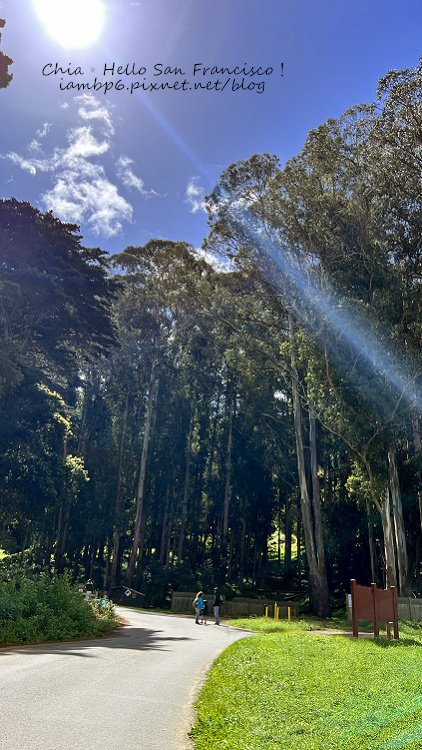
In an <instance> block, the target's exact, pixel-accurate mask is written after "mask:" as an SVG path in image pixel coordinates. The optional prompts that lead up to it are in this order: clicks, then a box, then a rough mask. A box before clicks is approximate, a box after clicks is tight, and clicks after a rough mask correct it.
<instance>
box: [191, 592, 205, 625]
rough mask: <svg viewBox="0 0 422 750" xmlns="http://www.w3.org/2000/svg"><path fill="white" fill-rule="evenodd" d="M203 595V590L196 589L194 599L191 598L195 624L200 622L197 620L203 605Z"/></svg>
mask: <svg viewBox="0 0 422 750" xmlns="http://www.w3.org/2000/svg"><path fill="white" fill-rule="evenodd" d="M203 596H204V592H203V591H198V593H197V595H196V596H195V599H194V600H193V606H194V607H195V624H196V625H200V624H201V623H200V622H199V620H200V617H201V610H202V608H203V606H204V599H203Z"/></svg>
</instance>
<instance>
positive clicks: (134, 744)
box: [0, 609, 245, 750]
mask: <svg viewBox="0 0 422 750" xmlns="http://www.w3.org/2000/svg"><path fill="white" fill-rule="evenodd" d="M120 613H121V614H123V616H124V617H125V619H126V620H128V621H129V625H128V626H127V627H125V628H123V629H121V630H119V631H118V632H117V633H116V634H113V635H112V636H109V637H107V638H103V639H100V640H93V641H77V642H76V641H75V642H72V643H55V644H43V645H37V646H26V647H21V648H13V647H10V648H3V649H0V748H1V750H79V749H80V750H82V748H83V750H122V748H123V749H124V750H135V748H136V750H185V748H190V747H191V744H190V742H189V740H188V739H187V732H188V731H189V729H190V726H191V724H192V720H193V711H192V702H193V700H194V697H195V694H196V691H197V689H198V687H199V685H200V683H201V681H202V679H203V677H204V674H205V671H206V669H207V667H208V666H209V665H210V663H211V662H212V661H213V660H214V659H215V658H216V656H217V655H218V654H219V653H220V652H221V651H223V650H224V649H225V648H226V647H227V646H228V645H229V644H230V643H233V642H234V641H236V640H238V639H239V638H241V637H243V636H244V635H245V634H244V633H241V632H240V631H235V630H234V629H231V628H228V627H226V626H224V625H223V626H220V627H218V626H215V625H213V624H209V625H207V626H203V625H195V623H194V617H193V616H192V618H184V617H174V616H171V615H170V616H169V615H157V614H150V613H147V612H139V611H136V610H127V609H124V610H123V611H121V612H120Z"/></svg>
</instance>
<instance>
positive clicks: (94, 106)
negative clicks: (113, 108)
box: [76, 94, 115, 135]
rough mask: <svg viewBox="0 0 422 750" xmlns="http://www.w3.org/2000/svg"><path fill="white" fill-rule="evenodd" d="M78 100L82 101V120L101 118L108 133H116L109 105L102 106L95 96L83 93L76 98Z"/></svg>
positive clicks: (79, 111)
mask: <svg viewBox="0 0 422 750" xmlns="http://www.w3.org/2000/svg"><path fill="white" fill-rule="evenodd" d="M76 101H77V102H79V103H80V107H79V110H78V114H79V117H80V118H81V119H82V120H99V121H100V122H102V123H103V125H105V127H106V131H107V133H108V134H109V135H114V132H115V131H114V125H113V122H112V119H111V113H110V110H109V109H108V108H107V107H104V106H100V102H99V101H98V99H96V98H95V96H92V94H82V96H78V97H77V98H76ZM89 107H90V109H89Z"/></svg>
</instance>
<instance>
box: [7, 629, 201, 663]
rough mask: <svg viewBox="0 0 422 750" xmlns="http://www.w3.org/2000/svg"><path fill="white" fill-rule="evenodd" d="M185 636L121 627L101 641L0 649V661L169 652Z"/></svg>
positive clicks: (184, 638)
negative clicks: (33, 656) (116, 651)
mask: <svg viewBox="0 0 422 750" xmlns="http://www.w3.org/2000/svg"><path fill="white" fill-rule="evenodd" d="M192 640H195V638H189V637H188V636H166V635H163V631H162V630H150V629H149V628H134V627H127V628H126V627H121V628H119V629H118V630H116V631H115V632H114V633H111V634H108V635H107V636H105V637H104V638H95V639H92V640H81V641H60V642H50V643H39V644H31V645H19V646H3V647H0V657H2V656H10V655H11V654H22V655H24V654H66V655H68V656H80V657H89V658H95V657H96V653H95V652H94V651H93V650H94V649H103V648H116V649H117V648H120V649H126V650H133V651H152V650H154V651H171V650H172V649H171V648H170V646H171V643H172V642H181V641H192Z"/></svg>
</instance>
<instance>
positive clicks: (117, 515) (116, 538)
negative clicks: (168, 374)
mask: <svg viewBox="0 0 422 750" xmlns="http://www.w3.org/2000/svg"><path fill="white" fill-rule="evenodd" d="M128 413H129V394H126V398H125V405H124V409H123V418H122V429H121V432H120V444H119V466H118V475H117V490H116V501H115V505H114V533H113V552H112V564H111V588H114V587H115V586H117V573H118V566H119V547H120V536H121V506H122V479H123V453H124V444H125V439H126V432H127V421H128Z"/></svg>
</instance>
